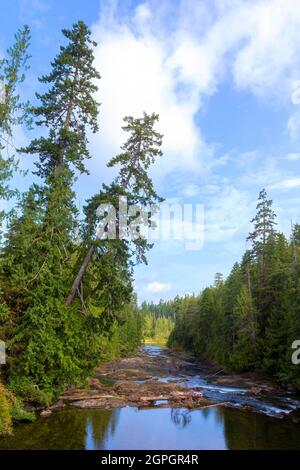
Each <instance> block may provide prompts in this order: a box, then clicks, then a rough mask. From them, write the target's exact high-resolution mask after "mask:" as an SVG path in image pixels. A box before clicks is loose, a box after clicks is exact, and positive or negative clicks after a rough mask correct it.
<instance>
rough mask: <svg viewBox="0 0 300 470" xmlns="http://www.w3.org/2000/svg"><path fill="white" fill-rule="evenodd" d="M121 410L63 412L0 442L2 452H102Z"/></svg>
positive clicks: (36, 422) (40, 419)
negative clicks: (90, 449)
mask: <svg viewBox="0 0 300 470" xmlns="http://www.w3.org/2000/svg"><path fill="white" fill-rule="evenodd" d="M119 411H120V410H93V411H91V410H61V411H58V412H55V413H53V414H52V415H51V416H49V417H48V418H39V419H37V420H36V421H35V422H33V423H28V424H21V425H19V426H16V427H15V429H14V435H13V436H11V437H8V438H4V439H0V449H33V450H35V449H48V450H56V449H57V450H64V449H65V450H68V449H70V450H81V449H86V448H87V447H89V448H93V449H103V445H104V443H105V439H106V437H108V436H109V435H111V434H113V433H114V432H115V429H116V426H117V421H118V416H119Z"/></svg>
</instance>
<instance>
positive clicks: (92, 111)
mask: <svg viewBox="0 0 300 470" xmlns="http://www.w3.org/2000/svg"><path fill="white" fill-rule="evenodd" d="M63 33H64V36H65V37H66V38H67V40H68V44H67V45H66V46H63V47H61V49H60V53H59V54H58V56H57V57H56V58H55V59H54V61H53V62H52V71H51V72H50V74H49V75H48V76H45V77H42V79H41V81H42V82H43V83H46V84H48V85H49V89H48V90H47V91H46V93H44V94H43V95H38V98H39V99H40V101H41V105H40V106H38V107H35V108H33V109H32V112H33V114H34V115H35V116H36V117H37V118H38V122H37V125H38V126H44V127H46V128H47V129H48V135H47V137H41V138H39V139H34V140H33V141H32V142H31V144H30V145H29V146H28V147H27V148H26V149H23V151H24V152H25V153H27V154H38V156H39V158H38V161H37V162H36V166H37V174H38V175H39V176H40V177H42V178H44V179H45V180H44V184H41V185H39V186H37V185H33V186H32V187H31V188H30V190H29V192H28V193H27V194H26V195H25V196H24V202H23V203H22V207H20V209H21V215H20V217H19V218H18V217H17V218H15V219H14V220H13V223H12V225H11V227H10V230H9V231H8V236H7V243H6V245H5V247H4V257H3V269H4V272H5V273H6V275H7V277H8V279H10V280H11V281H9V282H8V284H7V286H6V287H7V288H6V292H4V296H5V298H6V300H7V303H8V306H9V310H10V318H9V320H8V323H9V324H10V326H11V328H10V331H9V337H8V339H9V352H10V356H11V357H10V358H9V361H10V365H11V367H10V375H11V377H19V376H20V375H22V376H24V377H29V378H30V379H31V380H33V383H34V384H36V385H39V386H40V387H43V388H45V389H49V391H50V392H51V393H52V390H53V387H62V386H63V384H64V383H66V382H72V381H74V380H76V379H78V378H80V377H81V376H82V375H83V374H87V373H88V366H89V365H91V363H92V362H93V357H94V356H93V355H94V353H96V349H95V348H96V343H97V341H98V339H97V338H95V340H94V341H93V339H92V338H91V337H90V333H91V331H92V330H91V328H92V325H91V322H90V321H89V320H88V319H87V318H82V317H81V316H80V315H78V312H77V310H76V309H72V310H71V309H67V308H66V307H65V301H64V299H65V296H66V295H67V290H66V289H67V288H68V287H67V286H68V284H69V279H70V277H71V271H70V270H71V269H72V267H73V261H72V259H73V256H74V251H75V249H76V246H75V245H74V244H73V243H72V232H73V230H74V225H75V217H76V207H75V203H74V192H73V189H72V184H73V181H74V176H75V171H76V170H77V171H79V172H84V171H86V169H85V164H84V159H85V158H88V157H89V153H88V148H87V143H88V142H87V137H86V132H87V128H88V127H90V128H91V130H92V131H94V132H95V131H96V130H97V128H98V127H97V119H96V118H97V109H98V105H97V103H96V101H95V100H94V98H93V96H92V94H93V93H94V92H95V91H96V90H97V87H96V85H95V84H94V80H95V79H97V78H99V74H98V72H97V71H96V69H95V68H94V67H93V51H92V47H93V46H95V43H93V42H92V41H91V38H90V36H91V33H90V31H89V30H88V28H87V27H86V25H85V24H84V23H83V22H82V21H79V22H78V23H76V24H75V25H73V28H72V30H64V31H63ZM37 202H39V204H37ZM21 234H23V235H24V237H23V238H22V239H21V237H20V235H21ZM29 239H31V243H32V246H31V247H29V250H28V251H27V252H26V251H25V252H26V254H27V256H30V257H31V259H30V261H29V258H28V257H27V256H24V252H23V257H22V256H19V254H20V253H21V249H23V248H26V246H25V245H26V243H27V242H28V241H29ZM14 241H15V242H16V244H17V246H18V250H17V251H15V250H14V249H13V243H14ZM27 248H28V247H27ZM13 272H15V276H13V275H12V274H13ZM18 277H19V279H18ZM17 281H18V282H19V285H20V287H21V288H22V294H21V298H22V297H23V298H24V301H23V302H22V304H21V305H20V307H21V308H20V309H19V310H18V315H15V309H14V299H15V298H17V299H19V296H18V295H15V296H12V295H11V293H12V292H13V291H15V289H17ZM23 292H24V294H23ZM17 301H19V300H17ZM96 330H97V329H96V328H94V332H95V333H96ZM93 348H94V349H93ZM93 351H94V352H93ZM88 358H89V359H88Z"/></svg>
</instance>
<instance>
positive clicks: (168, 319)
mask: <svg viewBox="0 0 300 470" xmlns="http://www.w3.org/2000/svg"><path fill="white" fill-rule="evenodd" d="M140 312H141V315H142V318H143V336H144V339H145V340H146V341H152V342H156V343H159V344H164V343H166V342H167V340H168V338H169V336H170V334H171V332H172V330H173V328H174V320H175V309H174V306H173V302H172V301H170V302H163V301H162V300H161V301H160V302H159V304H154V303H152V302H151V303H147V302H143V303H142V305H141V308H140Z"/></svg>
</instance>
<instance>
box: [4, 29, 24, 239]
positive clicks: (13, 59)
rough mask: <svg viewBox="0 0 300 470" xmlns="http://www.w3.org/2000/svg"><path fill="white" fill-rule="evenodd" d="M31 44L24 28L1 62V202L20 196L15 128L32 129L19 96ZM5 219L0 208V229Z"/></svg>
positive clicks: (18, 33) (19, 31)
mask: <svg viewBox="0 0 300 470" xmlns="http://www.w3.org/2000/svg"><path fill="white" fill-rule="evenodd" d="M29 42H30V32H29V28H28V26H24V27H23V29H20V30H18V31H17V33H16V34H15V43H14V45H13V46H12V47H10V48H9V49H8V50H7V53H6V56H5V57H4V58H3V59H1V60H0V93H1V96H0V201H7V200H9V199H11V198H12V197H13V196H15V195H16V194H17V193H18V191H17V190H14V189H12V187H11V185H10V183H11V179H12V177H13V175H14V173H15V172H16V171H17V170H18V161H17V159H16V156H15V155H14V150H15V148H14V145H13V135H12V133H13V128H14V127H15V126H18V125H21V124H26V125H27V126H30V123H31V119H30V113H29V110H28V103H23V102H22V101H21V99H20V95H19V93H18V86H19V85H20V84H21V83H22V82H23V81H24V79H25V75H24V72H25V71H26V70H27V69H28V65H27V64H28V60H29V55H28V53H27V50H28V47H29ZM2 87H3V88H2ZM2 94H3V95H2ZM4 150H5V152H4ZM6 216H7V213H6V211H5V210H4V209H3V208H1V209H0V229H1V226H2V224H3V222H4V221H5V218H6ZM0 235H1V233H0Z"/></svg>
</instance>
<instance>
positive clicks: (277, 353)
mask: <svg viewBox="0 0 300 470" xmlns="http://www.w3.org/2000/svg"><path fill="white" fill-rule="evenodd" d="M252 223H253V224H254V230H253V232H252V233H251V234H250V235H249V237H248V239H249V240H250V241H251V243H252V246H251V249H250V250H249V251H247V252H246V253H245V255H244V256H243V259H242V262H241V263H240V264H238V263H236V264H235V265H234V267H233V269H232V271H231V273H230V275H229V276H228V278H227V279H226V280H225V281H223V280H222V276H221V275H220V273H218V274H217V277H216V281H215V284H214V286H211V287H208V288H206V289H205V290H204V291H203V292H202V293H201V294H200V295H199V296H196V297H195V296H192V297H185V298H182V299H179V298H177V299H175V300H174V301H173V302H172V303H171V305H172V307H173V309H174V310H175V311H176V317H175V318H176V320H175V328H174V330H173V332H172V333H171V335H170V338H169V345H171V346H173V347H174V346H175V347H178V346H180V347H183V348H185V349H188V350H191V351H193V352H194V353H196V354H197V355H198V356H200V357H201V358H204V359H208V360H211V361H216V362H218V363H220V364H222V365H223V366H224V367H227V368H230V369H236V370H239V371H253V370H257V371H262V372H266V373H269V374H272V375H273V376H275V377H276V378H277V379H279V380H280V381H281V382H284V383H291V384H293V385H295V386H296V387H297V388H300V369H299V366H297V365H294V364H292V360H291V357H292V352H293V351H292V349H291V346H292V343H293V341H295V340H296V339H299V338H300V315H299V312H300V309H299V293H300V283H299V279H300V277H299V274H300V251H299V246H300V244H299V243H298V238H299V237H298V235H299V226H298V225H295V226H294V227H293V234H292V238H291V241H290V242H289V241H288V240H286V238H285V236H284V235H283V234H282V233H279V232H277V231H276V230H275V214H274V212H273V210H272V201H270V200H268V199H267V194H266V192H265V191H264V190H263V191H261V192H260V194H259V202H258V205H257V215H256V216H255V217H254V219H252ZM169 305H170V302H168V303H167V306H168V308H169Z"/></svg>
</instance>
